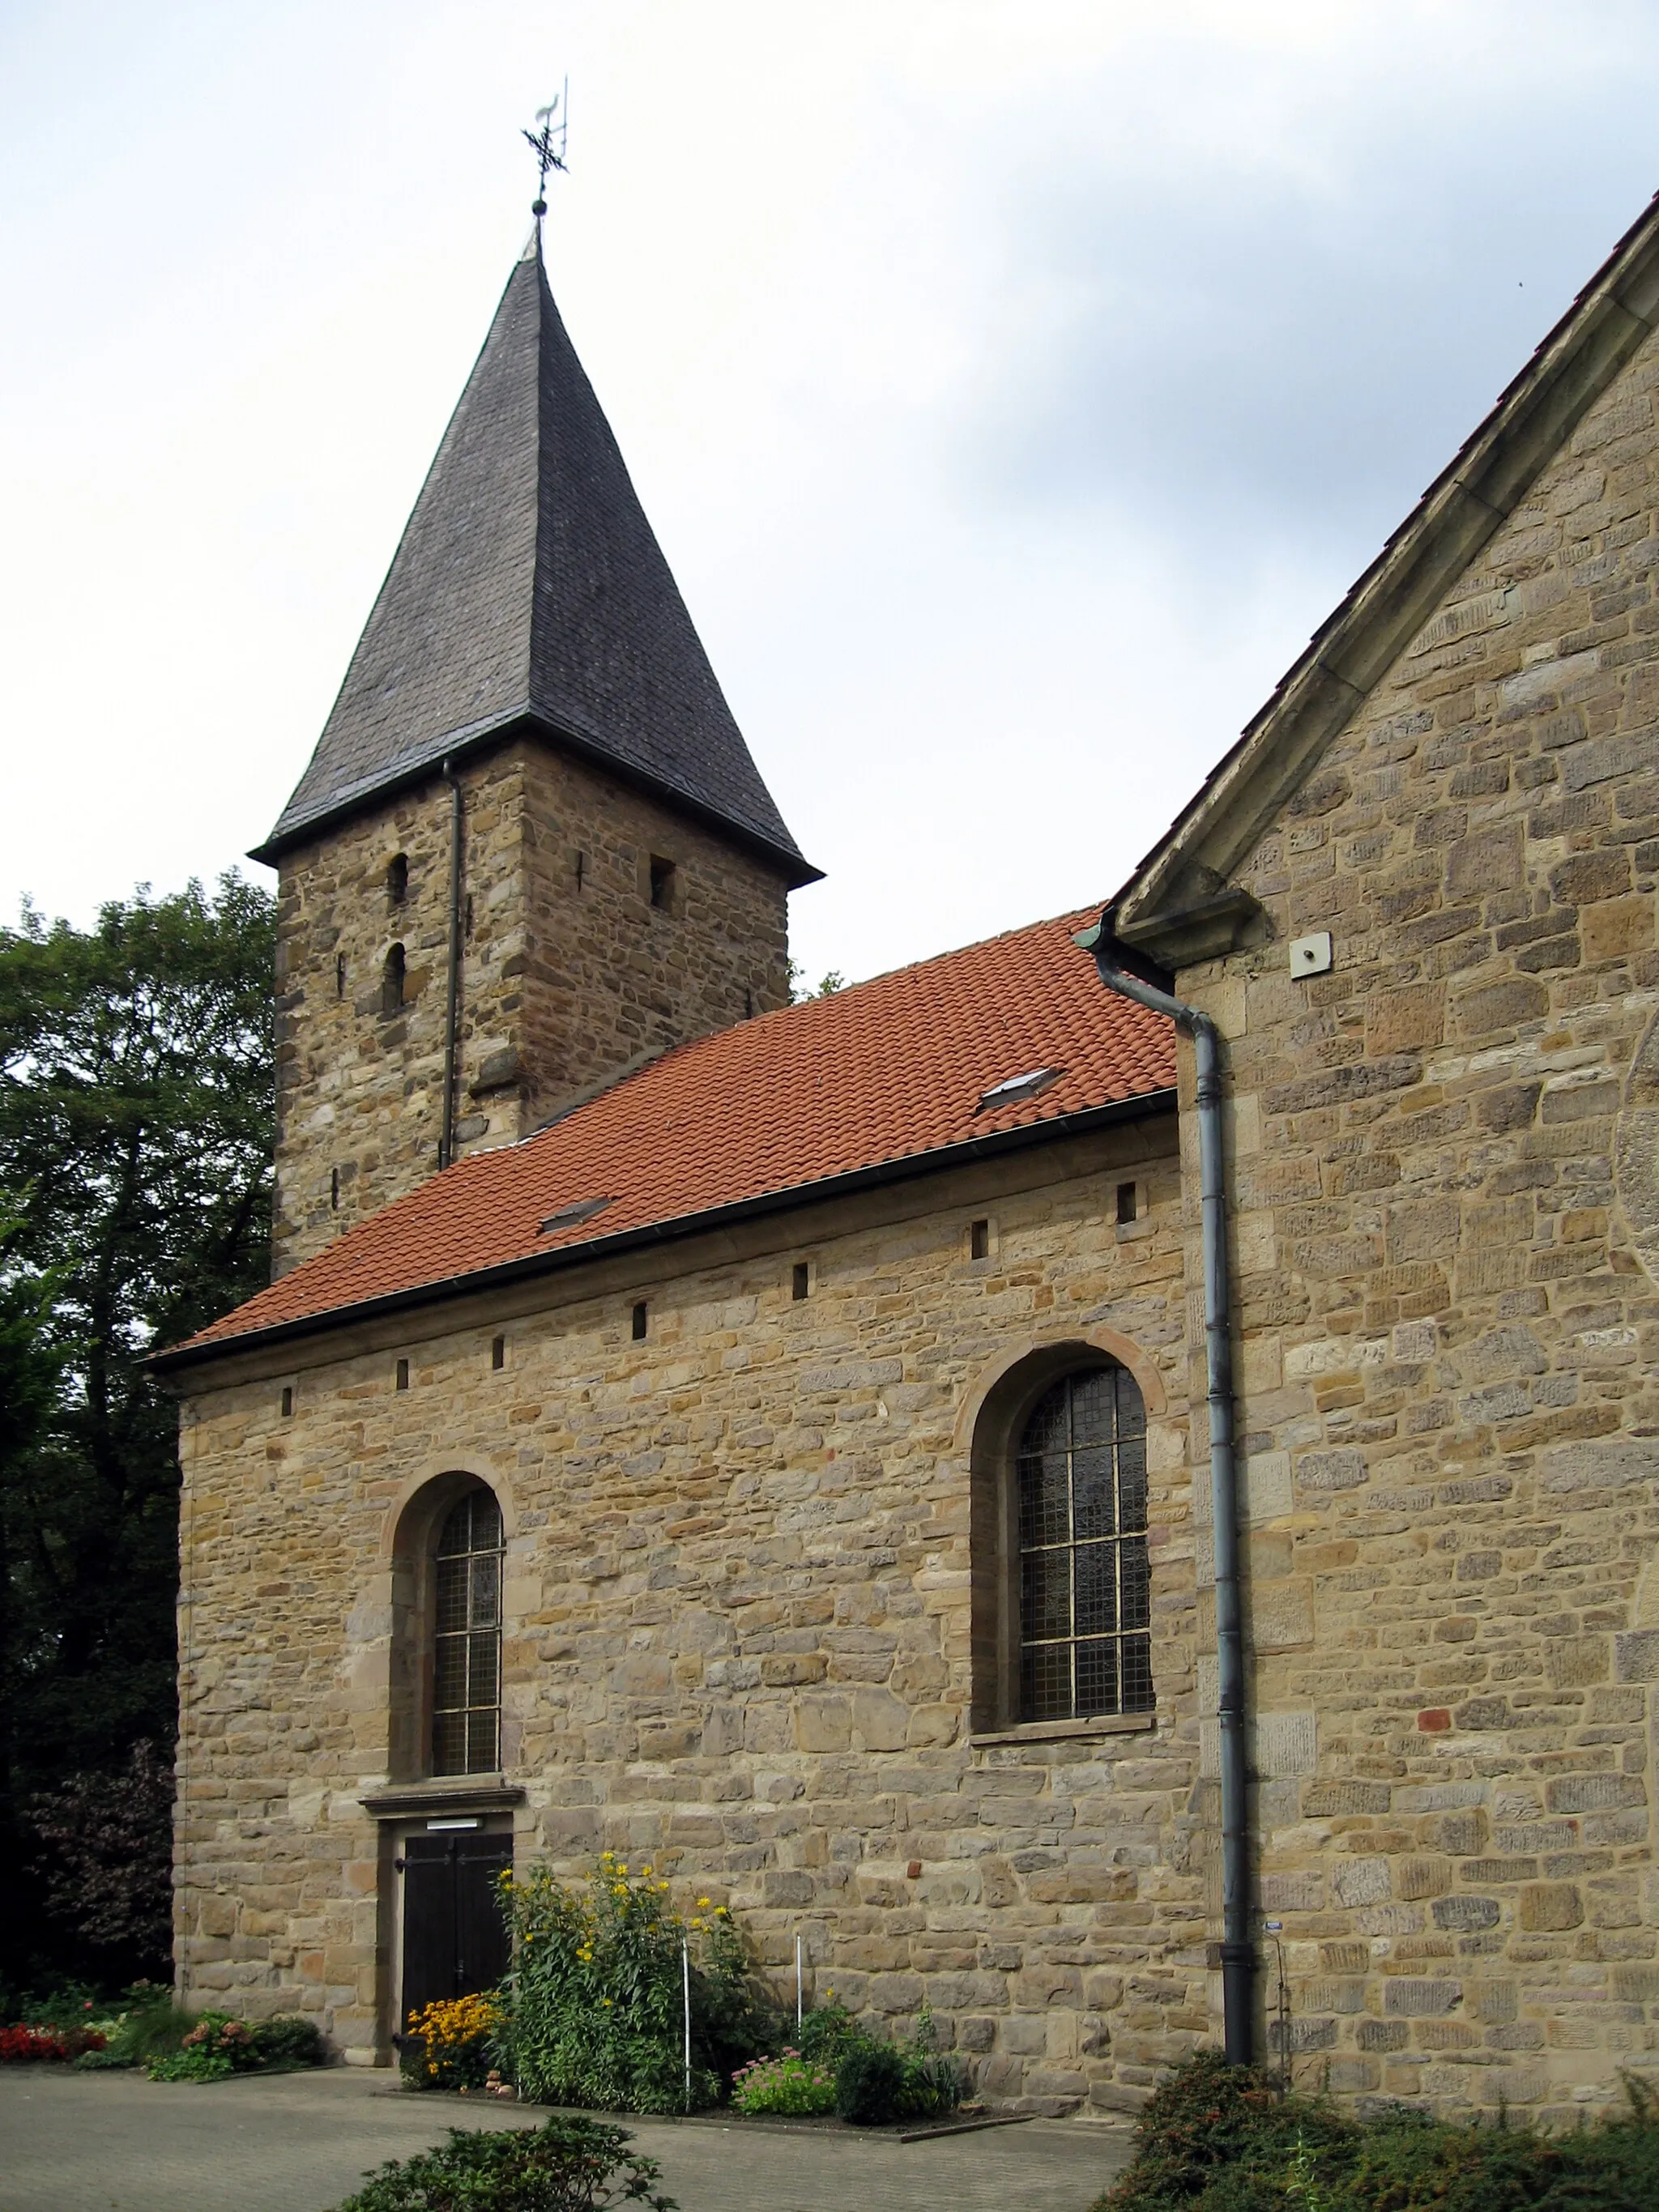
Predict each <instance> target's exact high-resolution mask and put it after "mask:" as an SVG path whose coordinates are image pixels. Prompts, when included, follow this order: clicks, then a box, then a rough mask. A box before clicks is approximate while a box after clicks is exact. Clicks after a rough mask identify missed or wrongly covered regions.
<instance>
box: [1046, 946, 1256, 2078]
mask: <svg viewBox="0 0 1659 2212" xmlns="http://www.w3.org/2000/svg"><path fill="white" fill-rule="evenodd" d="M1077 941H1078V943H1079V945H1082V946H1083V948H1084V950H1085V951H1089V952H1092V953H1093V955H1094V959H1095V966H1096V968H1097V969H1098V971H1099V974H1100V980H1101V981H1102V982H1103V984H1104V985H1105V986H1106V988H1107V989H1108V990H1109V991H1115V992H1116V993H1117V994H1118V995H1119V996H1120V997H1121V998H1125V999H1133V1000H1134V1001H1135V1003H1136V1005H1137V1006H1149V1007H1151V1008H1152V1011H1153V1012H1155V1013H1159V1014H1167V1015H1168V1016H1169V1017H1170V1019H1171V1020H1172V1021H1173V1022H1174V1023H1175V1024H1176V1027H1177V1028H1178V1029H1180V1030H1184V1031H1185V1032H1186V1034H1187V1035H1188V1036H1190V1037H1191V1039H1192V1040H1193V1048H1194V1055H1195V1057H1196V1060H1197V1064H1198V1065H1197V1075H1198V1082H1197V1105H1198V1158H1199V1194H1200V1206H1201V1209H1202V1223H1203V1243H1204V1347H1205V1364H1206V1372H1207V1375H1208V1378H1209V1380H1208V1396H1209V1411H1210V1517H1211V1522H1212V1528H1213V1530H1214V1535H1215V1633H1216V1674H1217V1678H1218V1680H1217V1687H1218V1695H1217V1699H1216V1705H1217V1718H1218V1723H1219V1725H1220V1736H1221V1756H1220V1767H1221V1896H1222V1907H1221V1911H1222V1919H1221V1931H1222V1941H1221V2010H1222V2022H1223V2037H1224V2042H1225V2051H1226V2057H1227V2062H1228V2063H1229V2065H1232V2066H1248V2065H1249V2063H1250V2062H1251V2059H1252V2057H1254V2055H1255V1942H1254V1941H1253V1939H1252V1936H1251V1933H1250V1889H1249V1877H1250V1865H1249V1826H1248V1811H1247V1806H1246V1788H1247V1780H1248V1765H1247V1761H1246V1757H1245V1746H1244V1615H1243V1602H1242V1600H1241V1596H1240V1592H1239V1580H1238V1465H1237V1458H1236V1456H1235V1453H1234V1448H1233V1344H1232V1280H1231V1274H1230V1273H1229V1271H1228V1267H1227V1212H1226V1199H1227V1188H1226V1166H1225V1159H1224V1157H1223V1152H1222V1141H1221V1038H1220V1033H1219V1031H1218V1030H1217V1028H1216V1025H1215V1024H1214V1023H1213V1022H1212V1020H1211V1019H1210V1018H1209V1016H1208V1015H1207V1014H1203V1013H1200V1012H1199V1010H1198V1008H1197V1007H1196V1006H1187V1005H1185V1004H1183V1002H1182V1000H1179V999H1175V998H1171V997H1170V994H1169V993H1168V992H1167V991H1160V990H1158V989H1157V988H1156V987H1154V986H1153V985H1152V984H1151V983H1146V982H1143V981H1141V979H1140V977H1139V975H1130V974H1129V973H1128V972H1127V969H1121V968H1119V967H1117V966H1116V965H1115V963H1114V962H1113V960H1112V957H1111V953H1110V951H1109V945H1110V939H1109V938H1108V936H1107V934H1106V932H1105V930H1104V929H1103V928H1102V927H1097V928H1095V929H1092V930H1084V931H1082V932H1081V933H1079V938H1078V940H1077Z"/></svg>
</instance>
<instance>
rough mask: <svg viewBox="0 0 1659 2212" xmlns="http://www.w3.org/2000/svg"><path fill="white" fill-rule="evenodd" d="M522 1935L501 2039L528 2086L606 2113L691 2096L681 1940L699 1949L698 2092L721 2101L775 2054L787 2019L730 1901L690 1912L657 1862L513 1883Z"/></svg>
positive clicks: (510, 1890) (665, 2105) (697, 2096)
mask: <svg viewBox="0 0 1659 2212" xmlns="http://www.w3.org/2000/svg"><path fill="white" fill-rule="evenodd" d="M502 1889H503V1894H504V1896H505V1898H506V1900H507V1910H508V1912H509V1916H510V1918H511V1921H512V1925H513V1937H514V1945H513V1971H512V1972H511V1974H510V1975H509V1976H508V1978H507V2020H506V2021H505V2022H504V2023H503V2025H502V2027H501V2030H500V2032H499V2033H498V2036H497V2048H498V2050H499V2051H500V2054H501V2060H502V2061H503V2062H504V2065H505V2069H506V2070H508V2071H510V2072H511V2074H512V2075H513V2079H514V2080H515V2081H516V2082H517V2083H518V2086H519V2089H520V2093H521V2094H522V2095H524V2096H526V2097H531V2098H533V2099H535V2100H538V2102H540V2103H544V2104H550V2105H585V2106H596V2107H598V2108H599V2109H600V2110H602V2111H607V2112H679V2111H682V2110H683V2109H684V2106H685V2105H686V2102H687V2094H686V2087H687V2085H686V2072H685V2058H684V1989H683V1984H682V1972H683V1966H682V1950H681V1946H682V1942H684V1944H685V1945H686V1946H687V1948H688V1950H689V1954H690V1984H691V2016H692V2063H691V2069H690V2070H691V2079H690V2103H691V2105H692V2106H694V2107H698V2106H708V2105H712V2104H714V2103H715V2102H717V2101H718V2099H719V2096H720V2087H721V2083H722V2081H724V2080H725V2079H726V2078H728V2077H729V2075H731V2073H732V2071H733V2070H734V2069H735V2067H736V2066H737V2065H738V2064H741V2063H744V2061H746V2060H747V2059H750V2058H752V2057H757V2056H758V2055H759V2054H760V2053H761V2052H763V2051H766V2050H768V2049H775V2048H776V2045H777V2042H778V2040H779V2033H778V2031H779V2027H780V2025H781V2024H780V2022H779V2021H778V2018H777V2015H776V2014H775V2011H773V2010H772V2009H771V2008H770V2007H769V2005H768V2004H767V2002H766V2000H765V1998H764V1996H763V1993H762V1991H761V1990H759V1989H758V1987H757V1984H756V1980H755V1977H754V1973H753V1970H752V1968H751V1966H750V1960H749V1958H748V1954H747V1953H746V1952H745V1950H744V1944H743V1939H742V1937H741V1936H739V1935H738V1931H737V1929H735V1928H734V1927H733V1926H732V1919H731V1915H730V1913H729V1912H728V1911H727V1910H726V1907H725V1906H724V1905H714V1904H713V1903H712V1902H711V1900H710V1899H708V1898H706V1897H703V1898H699V1899H697V1900H696V1910H695V1911H693V1912H691V1913H690V1915H689V1916H686V1915H682V1914H681V1913H679V1912H678V1911H675V1910H674V1908H673V1906H672V1905H671V1903H670V1884H669V1882H668V1881H667V1880H666V1879H665V1877H664V1876H662V1875H659V1874H658V1873H657V1872H656V1870H655V1869H653V1867H651V1866H648V1865H643V1866H640V1867H637V1868H630V1866H629V1863H628V1862H627V1861H626V1860H624V1859H622V1858H619V1857H617V1855H616V1854H615V1853H614V1852H611V1851H607V1852H605V1854H604V1855H603V1856H602V1857H601V1858H600V1860H599V1863H598V1865H597V1866H596V1868H595V1869H594V1871H593V1874H592V1877H591V1878H590V1880H589V1881H587V1883H586V1885H585V1887H584V1888H583V1889H580V1890H578V1889H575V1888H570V1887H566V1886H565V1885H564V1884H563V1883H562V1882H560V1881H558V1880H557V1879H556V1877H555V1876H554V1875H551V1874H550V1873H549V1872H548V1871H547V1869H544V1868H538V1869H532V1871H531V1872H529V1873H528V1874H526V1875H521V1876H519V1877H516V1878H514V1877H512V1876H507V1877H504V1878H503V1883H502Z"/></svg>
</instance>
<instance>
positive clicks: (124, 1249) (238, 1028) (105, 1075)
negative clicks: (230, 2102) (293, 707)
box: [0, 875, 275, 1978]
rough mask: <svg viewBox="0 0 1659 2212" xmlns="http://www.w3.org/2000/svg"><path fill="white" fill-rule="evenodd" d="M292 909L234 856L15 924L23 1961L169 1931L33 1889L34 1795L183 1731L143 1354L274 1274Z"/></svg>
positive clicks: (112, 1971) (5, 1630)
mask: <svg viewBox="0 0 1659 2212" xmlns="http://www.w3.org/2000/svg"><path fill="white" fill-rule="evenodd" d="M271 915H272V907H271V902H270V898H269V896H267V894H266V893H265V892H264V891H263V890H258V889H256V888H255V887H254V886H253V885H252V884H246V883H244V882H243V881H242V880H241V879H240V878H238V877H236V876H234V875H231V876H227V877H226V878H224V880H223V881H222V884H220V886H219V888H218V890H217V892H216V894H215V895H210V894H208V893H206V892H204V890H202V889H201V887H200V886H199V885H195V884H192V885H191V888H190V889H189V890H186V891H184V892H181V893H180V894H179V895H178V896H174V897H170V898H162V899H156V898H153V897H151V896H149V893H148V892H146V891H143V890H141V891H139V892H138V893H137V895H136V896H134V897H133V898H132V899H131V900H129V901H125V902H112V904H110V905H108V906H106V908H104V909H103V911H102V912H101V914H100V916H99V918H98V921H97V922H96V923H95V924H94V927H92V928H90V929H89V930H85V931H82V930H76V929H73V928H71V927H70V926H69V925H68V924H67V923H66V922H57V923H53V924H52V925H51V926H48V925H47V924H46V922H45V921H42V920H41V918H40V916H39V915H36V914H34V913H33V912H32V911H31V910H30V909H28V908H25V909H24V913H23V915H22V919H21V922H20V924H19V926H18V927H16V928H15V929H0V1191H3V1192H6V1193H9V1201H8V1202H7V1203H5V1204H3V1205H0V1215H4V1216H6V1217H8V1218H9V1224H10V1225H9V1227H8V1228H6V1229H5V1230H4V1231H3V1234H0V1886H3V1888H4V1890H5V1893H6V1895H7V1899H8V1905H9V1910H8V1911H7V1913H6V1914H5V1915H4V1916H3V1918H4V1929H3V1931H0V1942H3V1944H4V1946H5V1953H4V1955H3V1956H0V1967H3V1968H4V1969H5V1970H6V1971H9V1972H12V1973H14V1974H16V1973H28V1974H35V1973H38V1972H40V1970H41V1968H42V1967H45V1966H52V1965H58V1966H67V1965H76V1966H82V1967H83V1969H89V1970H91V1971H93V1972H97V1973H99V1974H100V1976H101V1977H107V1978H118V1977H119V1976H120V1975H121V1974H123V1973H125V1974H130V1973H131V1972H134V1971H135V1970H137V1968H139V1967H142V1966H146V1965H148V1964H149V1963H151V1962H152V1961H153V1962H154V1963H155V1965H157V1966H159V1965H160V1964H161V1962H162V1960H163V1959H164V1958H165V1955H166V1952H165V1947H164V1943H163V1942H162V1938H163V1937H164V1935H165V1930H164V1929H163V1930H162V1931H161V1934H160V1935H159V1936H158V1933H157V1929H156V1925H155V1916H154V1914H153V1913H149V1914H146V1913H144V1912H143V1911H125V1909H124V1911H122V1912H121V1913H118V1914H117V1915H116V1917H115V1919H114V1920H113V1921H112V1919H111V1917H110V1915H109V1912H108V1911H107V1908H108V1906H109V1905H110V1904H111V1902H112V1894H113V1888H112V1881H105V1882H103V1883H102V1884H101V1893H100V1900H99V1902H98V1903H97V1905H95V1906H94V1916H93V1917H92V1918H91V1919H88V1920H87V1921H86V1922H85V1923H84V1924H83V1921H82V1912H81V1909H80V1905H79V1903H78V1901H77V1899H78V1898H79V1896H80V1894H81V1886H80V1885H79V1884H78V1883H76V1882H74V1881H71V1882H70V1884H69V1885H68V1887H67V1889H66V1891H64V1893H61V1894H59V1895H58V1896H57V1897H56V1899H55V1900H54V1902H55V1906H56V1917H55V1918H54V1917H52V1916H51V1915H50V1914H48V1913H43V1912H42V1911H40V1910H38V1909H36V1908H37V1907H40V1905H44V1904H45V1903H46V1901H47V1900H46V1896H45V1885H46V1879H47V1878H48V1877H49V1876H50V1875H51V1874H52V1871H53V1867H54V1862H55V1858H56V1854H55V1852H54V1851H53V1850H52V1848H51V1847H45V1848H44V1849H43V1845H42V1843H41V1841H40V1838H37V1837H36V1836H34V1835H33V1834H32V1833H31V1832H30V1830H29V1826H28V1823H27V1819H26V1809H25V1808H26V1807H27V1803H28V1801H29V1800H30V1798H31V1797H32V1796H34V1795H35V1794H37V1793H45V1794H48V1795H49V1794H51V1793H54V1792H58V1791H60V1790H62V1789H63V1788H64V1786H65V1785H66V1784H70V1782H71V1778H76V1777H96V1776H116V1775H119V1774H120V1773H121V1772H122V1771H123V1769H124V1768H125V1765H126V1762H127V1759H128V1755H129V1753H131V1749H132V1747H133V1746H134V1745H135V1744H137V1743H138V1742H140V1741H143V1740H145V1739H149V1740H151V1741H158V1742H162V1743H166V1742H167V1741H170V1740H171V1737H172V1735H173V1725H174V1717H175V1703H174V1697H175V1692H174V1664H175V1661H174V1621H173V1599H174V1594H175V1590H176V1586H177V1521H178V1513H177V1496H178V1469H177V1465H176V1460H175V1451H174V1431H175V1415H174V1408H173V1404H172V1401H170V1400H169V1399H168V1398H167V1396H166V1395H164V1394H163V1393H162V1392H161V1390H160V1389H158V1388H157V1386H156V1384H155V1381H154V1379H153V1378H152V1377H151V1376H150V1375H149V1372H148V1370H146V1368H145V1366H144V1364H143V1362H144V1358H145V1356H146V1355H147V1353H148V1352H149V1351H150V1350H151V1349H152V1348H153V1347H154V1346H155V1345H157V1344H160V1343H166V1342H168V1341H172V1340H176V1339H178V1338H179V1337H182V1336H185V1335H186V1334H189V1333H190V1332H191V1330H192V1329H194V1328H197V1327H199V1326H200V1325H201V1324H202V1323H204V1322H206V1321H208V1320H209V1319H210V1318H211V1317H212V1316H215V1315H216V1314H218V1313H222V1312H223V1311H224V1310H226V1309H227V1308H228V1307H229V1306H231V1305H234V1304H236V1303H237V1302H238V1301H239V1300H240V1299H241V1298H243V1297H247V1296H248V1295H249V1294H250V1293H251V1292H252V1291H254V1290H256V1289H257V1288H258V1286H259V1285H260V1284H261V1283H262V1282H263V1281H264V1279H265V1275H266V1272H267V1265H268V1249H269V1215H270V1152H271V1141H272V1131H273V1124H274V1096H275V1094H274V1079H273V1056H272V1042H271V1005H270V974H271V957H272V941H273V939H272V926H271ZM150 1856H151V1857H154V1856H155V1854H154V1852H153V1851H152V1852H151V1854H150ZM43 1861H44V1864H43V1863H42V1862H43ZM147 1863H148V1862H147ZM119 1870H120V1863H119V1862H118V1860H114V1861H112V1862H111V1864H110V1867H109V1868H108V1869H106V1872H108V1873H109V1874H110V1875H111V1876H112V1877H113V1876H114V1875H118V1872H119ZM94 1887H98V1885H94ZM152 1887H153V1884H152ZM112 1930H115V1931H116V1932H113V1933H112Z"/></svg>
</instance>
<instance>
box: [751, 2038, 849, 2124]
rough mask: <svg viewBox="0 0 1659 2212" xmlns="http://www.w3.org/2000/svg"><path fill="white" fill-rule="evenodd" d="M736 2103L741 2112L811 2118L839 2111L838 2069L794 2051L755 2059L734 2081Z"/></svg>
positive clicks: (823, 2061)
mask: <svg viewBox="0 0 1659 2212" xmlns="http://www.w3.org/2000/svg"><path fill="white" fill-rule="evenodd" d="M732 2103H733V2104H734V2105H735V2106H737V2108H738V2112H750V2113H756V2114H758V2113H763V2112H781V2113H787V2114H790V2115H792V2116H793V2117H796V2118H802V2117H809V2116H811V2115H812V2114H816V2113H821V2112H834V2111H835V2109H836V2069H835V2068H834V2066H833V2065H831V2064H830V2063H829V2061H828V2060H827V2059H823V2058H806V2057H803V2056H802V2055H801V2053H800V2052H799V2051H797V2050H795V2049H794V2048H793V2046H792V2047H790V2048H787V2049H786V2050H785V2051H783V2052H782V2053H781V2055H780V2056H779V2057H776V2058H751V2059H750V2061H749V2063H748V2064H747V2065H746V2066H740V2067H738V2070H737V2072H736V2073H735V2074H734V2075H732Z"/></svg>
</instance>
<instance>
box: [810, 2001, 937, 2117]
mask: <svg viewBox="0 0 1659 2212" xmlns="http://www.w3.org/2000/svg"><path fill="white" fill-rule="evenodd" d="M803 2025H805V2023H803ZM933 2033H934V2031H933V2015H932V2013H931V2012H930V2011H928V2009H927V2007H926V2006H924V2007H923V2008H922V2010H921V2013H920V2014H919V2015H918V2016H917V2020H916V2025H915V2031H914V2033H912V2035H911V2038H910V2040H909V2041H908V2043H884V2042H881V2041H879V2040H878V2039H877V2038H876V2037H874V2036H872V2035H868V2034H866V2033H863V2032H862V2031H861V2030H858V2029H856V2028H855V2029H854V2030H853V2032H852V2033H850V2034H844V2035H843V2036H842V2040H841V2042H840V2045H839V2048H838V2051H837V2053H836V2060H835V2067H836V2112H838V2113H839V2114H840V2115H841V2117H842V2119H843V2120H847V2121H849V2122H850V2123H851V2124H853V2125H854V2127H863V2128H882V2127H888V2126H890V2124H892V2123H893V2122H894V2121H895V2120H921V2119H937V2118H942V2117H943V2115H944V2114H945V2113H947V2112H954V2111H955V2110H956V2108H957V2106H958V2105H959V2104H960V2103H961V2102H962V2076H961V2075H960V2073H959V2072H958V2071H957V2063H956V2061H955V2060H954V2059H953V2058H948V2057H945V2056H944V2055H943V2054H942V2053H940V2052H938V2051H935V2050H934V2049H933Z"/></svg>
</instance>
